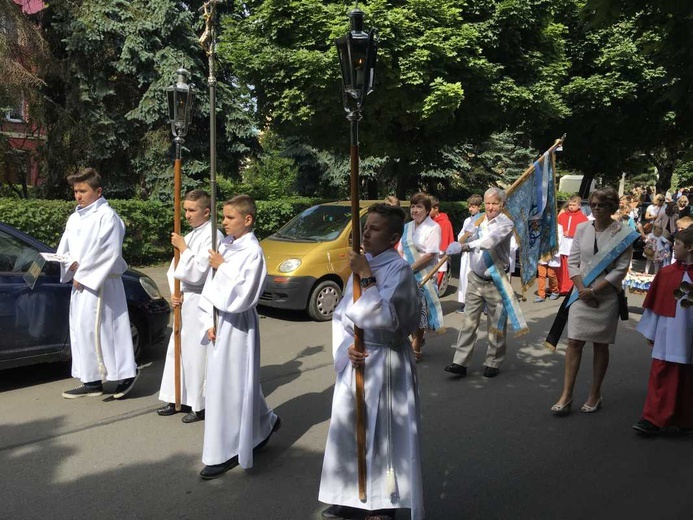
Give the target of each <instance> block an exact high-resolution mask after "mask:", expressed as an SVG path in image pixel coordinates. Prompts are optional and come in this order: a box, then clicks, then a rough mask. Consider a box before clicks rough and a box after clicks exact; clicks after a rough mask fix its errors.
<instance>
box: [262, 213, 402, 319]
mask: <svg viewBox="0 0 693 520" xmlns="http://www.w3.org/2000/svg"><path fill="white" fill-rule="evenodd" d="M378 202H382V201H380V200H362V201H360V203H359V206H360V208H361V226H363V224H364V223H365V221H366V212H367V210H368V207H369V206H372V205H373V204H376V203H378ZM405 205H406V206H408V203H403V204H402V206H405ZM405 211H406V209H405ZM260 245H262V250H263V251H264V252H265V260H266V261H267V279H266V283H265V289H264V292H263V293H262V296H261V297H260V305H266V306H268V307H275V308H279V309H295V310H306V311H307V312H308V314H309V316H310V317H311V318H312V319H314V320H317V321H326V320H329V319H330V318H331V317H332V313H333V312H334V309H335V307H337V304H338V303H339V300H340V299H341V298H342V290H343V288H344V284H345V283H346V281H347V279H348V278H349V275H350V274H351V271H350V270H349V262H348V259H347V251H348V250H349V249H350V248H351V202H349V201H339V202H329V203H326V204H319V205H317V206H312V207H310V208H308V209H306V210H305V211H303V212H302V213H301V214H299V215H298V216H296V217H294V218H293V219H291V220H290V221H289V222H288V223H287V224H286V225H284V227H282V228H281V229H280V230H279V231H277V232H276V233H275V234H273V235H271V236H269V237H267V238H265V239H264V240H262V241H261V242H260Z"/></svg>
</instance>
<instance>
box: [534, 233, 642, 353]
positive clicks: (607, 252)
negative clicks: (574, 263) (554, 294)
mask: <svg viewBox="0 0 693 520" xmlns="http://www.w3.org/2000/svg"><path fill="white" fill-rule="evenodd" d="M639 237H640V235H639V234H638V233H636V232H635V231H632V230H631V229H630V228H629V227H628V226H624V225H621V229H619V231H618V233H616V234H615V235H614V236H613V237H611V239H609V241H608V242H607V244H606V245H605V246H604V247H603V248H602V249H600V250H599V252H598V253H597V254H596V255H595V256H594V257H593V258H592V260H591V261H589V262H587V263H586V264H585V265H584V266H580V276H581V277H582V283H583V284H584V285H585V286H587V285H590V284H591V283H592V282H593V281H594V280H596V279H597V278H598V277H599V275H600V274H601V273H603V272H604V271H605V270H606V268H607V267H609V266H610V265H611V264H612V263H613V262H614V261H615V260H616V259H617V258H618V257H619V256H621V255H622V254H623V252H624V251H625V250H626V249H628V248H629V247H630V245H631V244H632V243H633V242H635V241H636V240H637V239H638V238H639ZM577 299H578V290H577V288H576V287H573V288H572V290H571V291H570V293H569V294H568V296H566V297H565V299H564V300H563V303H562V304H561V307H560V309H558V313H557V314H556V318H555V319H554V321H553V325H552V326H551V330H549V334H548V335H547V336H546V341H544V346H545V347H546V348H548V349H549V350H556V346H557V345H558V341H559V340H560V339H561V335H562V334H563V329H564V328H565V324H566V322H567V321H568V307H570V305H572V304H573V303H574V302H575V300H577Z"/></svg>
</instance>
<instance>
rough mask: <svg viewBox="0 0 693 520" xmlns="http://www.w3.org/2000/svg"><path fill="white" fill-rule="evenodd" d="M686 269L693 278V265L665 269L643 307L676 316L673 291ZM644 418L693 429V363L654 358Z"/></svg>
mask: <svg viewBox="0 0 693 520" xmlns="http://www.w3.org/2000/svg"><path fill="white" fill-rule="evenodd" d="M686 271H687V272H688V275H689V276H691V277H693V265H685V264H684V263H683V262H681V261H680V260H679V261H677V262H676V263H675V264H672V265H669V266H666V267H664V268H662V269H661V270H660V271H659V273H657V276H655V279H654V280H653V281H652V284H651V285H650V290H649V291H648V292H647V297H646V298H645V301H644V302H643V308H644V309H650V310H651V311H652V312H654V313H655V314H657V315H659V316H664V317H668V318H674V317H676V309H677V301H676V299H675V298H674V296H673V293H674V289H677V288H678V287H680V285H681V282H682V281H683V275H684V273H685V272H686ZM642 417H643V419H647V420H648V421H650V422H651V423H652V424H654V425H655V426H659V427H660V428H666V427H669V426H677V427H680V428H693V365H686V364H683V363H674V362H671V361H664V360H662V359H652V366H651V368H650V379H649V381H648V383H647V397H646V399H645V406H644V407H643V411H642Z"/></svg>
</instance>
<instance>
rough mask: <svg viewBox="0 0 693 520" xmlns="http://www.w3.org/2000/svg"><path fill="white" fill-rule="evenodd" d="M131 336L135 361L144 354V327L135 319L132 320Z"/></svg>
mask: <svg viewBox="0 0 693 520" xmlns="http://www.w3.org/2000/svg"><path fill="white" fill-rule="evenodd" d="M130 335H131V336H132V349H133V350H134V352H135V359H139V357H140V354H142V326H141V325H140V324H139V323H137V321H136V320H133V319H131V320H130Z"/></svg>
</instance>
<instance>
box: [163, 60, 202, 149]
mask: <svg viewBox="0 0 693 520" xmlns="http://www.w3.org/2000/svg"><path fill="white" fill-rule="evenodd" d="M176 76H177V79H176V82H175V83H174V84H172V85H171V86H169V87H168V88H167V89H166V92H167V94H168V119H169V123H171V132H172V133H173V135H174V137H176V138H182V137H185V135H186V134H187V133H188V127H189V126H190V122H191V121H192V111H193V106H194V104H195V85H192V84H188V77H189V76H190V73H189V72H188V71H187V70H185V69H184V68H182V67H181V68H180V69H178V70H177V71H176Z"/></svg>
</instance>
